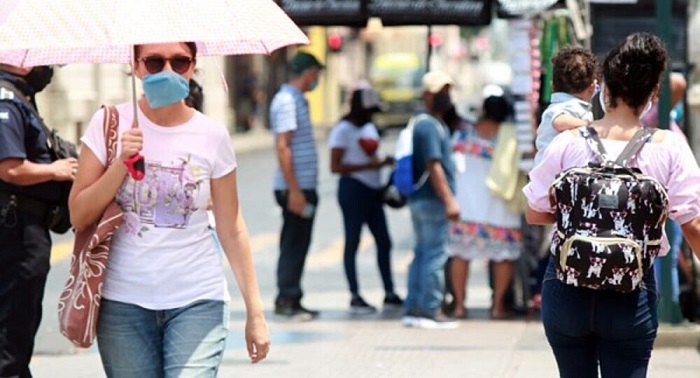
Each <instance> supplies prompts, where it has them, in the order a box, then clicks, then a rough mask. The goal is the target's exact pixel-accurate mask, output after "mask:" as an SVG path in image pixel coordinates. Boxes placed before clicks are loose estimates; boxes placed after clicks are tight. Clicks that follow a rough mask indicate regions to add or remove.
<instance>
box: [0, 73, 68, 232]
mask: <svg viewBox="0 0 700 378" xmlns="http://www.w3.org/2000/svg"><path fill="white" fill-rule="evenodd" d="M0 87H2V88H5V89H7V90H9V91H10V92H12V94H14V99H13V101H14V102H15V103H16V104H17V105H19V106H21V107H22V108H24V109H25V111H28V112H29V113H31V114H27V116H30V115H31V116H33V117H34V118H35V119H36V121H37V122H38V123H39V124H41V127H42V128H43V129H44V132H45V133H46V136H47V140H46V145H47V147H48V150H49V155H51V161H56V160H60V159H67V158H71V157H72V158H76V159H77V158H78V151H77V148H76V146H75V144H73V143H71V142H68V141H66V140H64V139H63V138H61V137H60V136H59V135H58V131H56V129H49V128H48V126H46V124H45V123H44V120H43V119H42V118H41V117H40V116H39V113H37V111H36V109H34V107H33V106H32V105H31V104H30V103H28V102H27V101H26V100H25V98H24V94H23V93H22V92H20V91H19V90H18V89H17V88H15V86H14V85H12V83H10V82H7V81H5V80H0ZM57 185H58V187H59V190H60V194H61V195H60V199H59V201H58V203H56V204H53V206H52V207H51V209H50V214H49V215H48V218H49V219H47V220H46V221H47V225H48V227H49V229H50V230H51V231H53V232H56V233H59V234H64V233H66V232H68V230H70V229H71V227H72V226H71V223H70V213H69V211H68V196H69V195H70V190H71V188H72V186H73V182H72V181H61V182H58V183H57Z"/></svg>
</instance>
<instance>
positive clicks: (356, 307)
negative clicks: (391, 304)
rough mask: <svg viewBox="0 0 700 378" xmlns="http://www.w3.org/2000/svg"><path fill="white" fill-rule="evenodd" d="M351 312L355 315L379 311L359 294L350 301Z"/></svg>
mask: <svg viewBox="0 0 700 378" xmlns="http://www.w3.org/2000/svg"><path fill="white" fill-rule="evenodd" d="M350 312H351V313H352V314H353V315H368V314H373V313H375V312H377V309H376V308H375V307H374V306H370V305H369V303H367V302H365V300H364V299H362V297H360V296H357V297H354V298H352V300H351V301H350Z"/></svg>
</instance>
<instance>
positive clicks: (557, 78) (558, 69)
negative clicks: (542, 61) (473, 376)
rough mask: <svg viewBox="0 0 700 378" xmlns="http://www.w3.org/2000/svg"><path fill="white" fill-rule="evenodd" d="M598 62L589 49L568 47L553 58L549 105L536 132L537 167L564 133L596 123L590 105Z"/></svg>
mask: <svg viewBox="0 0 700 378" xmlns="http://www.w3.org/2000/svg"><path fill="white" fill-rule="evenodd" d="M595 78H596V58H595V56H594V55H593V54H592V53H591V52H590V50H588V49H584V48H582V47H573V46H567V47H564V48H562V49H561V50H559V52H557V54H555V55H554V57H553V58H552V89H553V90H554V93H553V94H552V97H551V99H550V105H549V106H548V107H547V109H546V110H545V111H544V113H542V121H541V122H540V125H539V127H538V128H537V139H536V141H535V145H536V146H537V154H536V155H535V165H537V164H539V163H540V161H541V160H542V155H543V154H544V151H545V150H546V149H547V146H549V144H550V143H551V142H552V140H553V139H554V138H555V137H556V136H557V135H559V133H561V132H562V131H565V130H569V129H574V128H577V127H581V126H586V125H587V124H589V123H591V122H593V113H592V112H591V105H590V103H589V102H588V101H589V100H590V98H591V97H592V96H593V94H594V93H595V87H596V79H595Z"/></svg>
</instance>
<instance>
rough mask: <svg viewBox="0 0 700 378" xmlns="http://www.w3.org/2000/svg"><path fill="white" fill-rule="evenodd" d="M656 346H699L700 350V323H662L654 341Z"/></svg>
mask: <svg viewBox="0 0 700 378" xmlns="http://www.w3.org/2000/svg"><path fill="white" fill-rule="evenodd" d="M656 348H698V349H699V350H700V324H692V323H681V324H679V325H669V324H660V325H659V329H658V331H657V334H656V341H655V342H654V349H656Z"/></svg>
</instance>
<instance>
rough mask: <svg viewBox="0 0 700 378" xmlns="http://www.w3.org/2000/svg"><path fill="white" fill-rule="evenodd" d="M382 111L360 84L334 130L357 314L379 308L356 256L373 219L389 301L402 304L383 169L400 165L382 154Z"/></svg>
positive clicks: (346, 258)
mask: <svg viewBox="0 0 700 378" xmlns="http://www.w3.org/2000/svg"><path fill="white" fill-rule="evenodd" d="M378 111H379V95H378V94H377V92H376V91H375V90H373V89H372V88H370V87H368V86H363V87H360V88H358V89H355V90H354V91H353V92H352V96H351V98H350V111H349V112H348V114H346V115H345V116H344V117H343V119H341V120H340V122H338V124H337V125H335V127H333V129H332V130H331V133H330V136H329V138H328V146H329V147H330V149H331V172H333V173H335V174H339V175H340V180H339V181H338V204H339V205H340V209H341V210H342V212H343V224H344V226H345V248H344V251H343V267H344V268H345V276H346V277H347V280H348V286H349V288H350V295H351V299H350V311H351V313H353V314H356V315H365V314H371V313H374V312H376V310H377V309H376V308H375V307H374V306H372V305H370V304H369V303H367V302H365V300H364V299H363V298H362V297H361V296H360V288H359V284H358V281H357V264H356V262H355V258H356V256H357V251H358V249H359V247H360V234H361V233H362V226H363V225H364V224H367V227H369V231H370V232H371V233H372V236H373V237H374V242H375V243H376V245H377V264H378V265H379V273H380V274H381V276H382V281H383V283H384V291H385V296H384V305H385V306H401V304H402V303H403V301H402V300H401V298H399V296H398V295H396V293H394V281H393V279H392V277H391V237H390V236H389V229H388V227H387V224H386V216H385V215H384V201H383V190H382V189H383V186H384V185H383V183H382V181H381V171H380V170H381V168H382V167H386V166H391V165H393V164H394V159H393V158H391V157H385V158H384V159H380V158H379V156H378V152H379V133H378V132H377V128H376V126H374V124H373V123H372V114H374V113H376V112H378Z"/></svg>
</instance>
